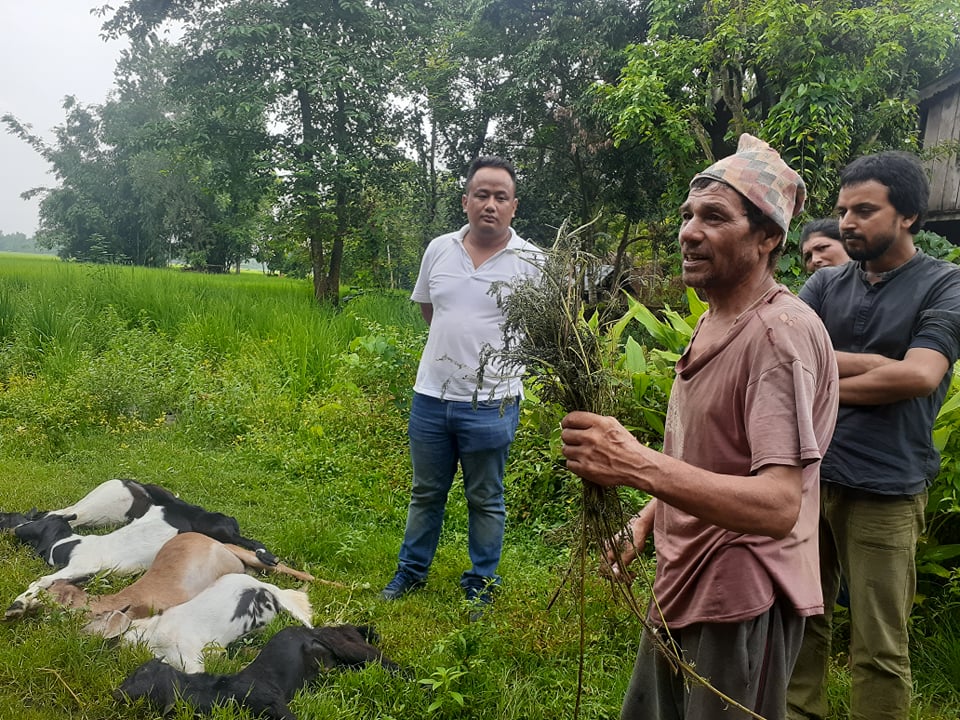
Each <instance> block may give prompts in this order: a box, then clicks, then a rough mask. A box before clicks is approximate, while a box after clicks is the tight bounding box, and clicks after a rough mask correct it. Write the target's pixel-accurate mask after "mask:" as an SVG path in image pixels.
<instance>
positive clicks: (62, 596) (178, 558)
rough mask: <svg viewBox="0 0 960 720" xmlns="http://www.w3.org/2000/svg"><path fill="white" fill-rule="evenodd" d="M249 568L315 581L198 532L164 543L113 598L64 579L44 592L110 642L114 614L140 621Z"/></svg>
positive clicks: (173, 538) (301, 573)
mask: <svg viewBox="0 0 960 720" xmlns="http://www.w3.org/2000/svg"><path fill="white" fill-rule="evenodd" d="M247 568H252V569H255V570H266V571H270V572H274V573H284V574H288V575H291V576H293V577H295V578H297V579H299V580H306V581H310V580H313V576H312V575H309V574H307V573H303V572H299V571H297V570H293V569H291V568H288V567H287V566H286V565H283V564H282V563H278V564H277V565H267V564H265V563H263V562H261V561H260V560H259V558H258V557H257V554H256V553H255V552H253V551H251V550H245V549H244V548H241V547H238V546H236V545H228V544H224V543H221V542H218V541H216V540H213V539H212V538H210V537H208V536H206V535H202V534H200V533H193V532H188V533H181V534H179V535H175V536H174V537H172V538H171V539H170V540H168V541H167V542H166V543H165V544H164V545H163V547H162V548H160V551H159V552H158V553H157V556H156V558H155V559H154V561H153V564H152V565H151V566H150V569H149V570H147V572H145V573H144V574H143V575H142V576H141V577H140V579H139V580H137V581H136V582H134V583H131V584H130V585H128V586H127V587H125V588H124V589H123V590H120V591H119V592H117V593H114V594H112V595H101V596H91V595H89V594H88V593H87V592H86V591H85V590H84V589H83V588H81V587H78V586H77V585H74V584H73V583H70V582H68V581H66V580H57V581H55V582H54V583H53V584H52V585H51V586H50V587H49V588H47V592H48V593H49V595H50V596H51V598H52V599H53V600H54V601H55V602H57V603H59V604H61V605H65V606H67V607H72V608H85V609H86V611H87V614H88V615H89V617H90V618H91V619H90V621H89V622H88V623H87V625H86V627H85V628H84V629H85V630H86V631H87V632H90V633H97V634H101V635H105V636H106V637H113V636H114V635H115V632H114V631H113V630H112V629H111V628H110V627H109V625H110V623H108V622H107V620H108V618H109V617H111V613H112V611H114V610H122V611H123V612H124V614H125V615H126V616H127V617H128V618H131V619H133V618H143V617H148V616H149V615H152V614H154V613H157V612H160V611H161V610H165V609H167V608H169V607H173V606H174V605H179V604H181V603H184V602H186V601H187V600H190V599H191V598H193V597H195V596H196V595H198V594H199V593H200V592H202V591H203V590H205V589H206V588H207V587H209V586H210V585H212V584H213V583H214V582H215V581H216V580H217V579H218V578H219V577H221V576H223V575H226V574H228V573H242V572H245V571H246V570H247Z"/></svg>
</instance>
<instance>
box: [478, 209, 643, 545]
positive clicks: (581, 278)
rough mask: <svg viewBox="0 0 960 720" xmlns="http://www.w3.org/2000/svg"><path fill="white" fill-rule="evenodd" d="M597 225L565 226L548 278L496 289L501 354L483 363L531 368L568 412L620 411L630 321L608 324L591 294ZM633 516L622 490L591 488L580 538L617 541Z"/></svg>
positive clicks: (513, 369) (551, 254) (546, 393)
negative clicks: (623, 346) (587, 238)
mask: <svg viewBox="0 0 960 720" xmlns="http://www.w3.org/2000/svg"><path fill="white" fill-rule="evenodd" d="M588 229H589V226H583V227H580V228H577V229H575V230H572V231H568V230H567V227H566V225H564V226H563V227H561V228H560V230H559V232H558V234H557V238H556V241H555V242H554V245H553V247H552V248H551V249H550V250H549V251H548V252H547V253H546V257H545V260H544V263H543V272H542V275H541V276H540V277H539V278H538V277H535V276H534V277H523V278H518V279H517V280H515V281H513V282H511V283H497V284H495V285H494V288H493V289H492V292H494V293H496V296H497V301H498V303H499V305H500V308H501V310H502V311H503V313H504V318H505V321H504V325H503V341H504V345H503V347H502V348H501V349H497V350H494V349H492V348H488V349H487V351H486V352H485V353H484V354H483V355H484V356H483V357H482V358H481V366H483V365H485V364H486V362H487V361H489V360H490V359H492V358H494V357H495V358H496V359H497V361H498V363H499V365H500V366H501V368H502V370H503V371H504V372H506V373H507V374H509V375H516V374H519V373H521V372H522V371H523V369H524V368H525V369H526V372H527V374H528V375H530V376H531V377H534V378H536V383H537V388H538V394H539V397H540V399H541V400H542V401H543V402H546V403H556V404H557V405H558V406H560V407H561V408H562V409H564V410H565V411H572V410H586V411H589V412H593V413H597V414H599V415H609V414H613V413H614V412H615V410H616V408H617V395H618V391H620V390H621V389H622V379H621V377H620V376H619V375H618V374H617V373H616V370H615V365H616V358H617V356H618V354H619V352H620V349H619V338H620V335H621V334H622V332H623V329H624V327H625V326H626V324H627V320H628V318H626V319H625V318H620V320H619V321H618V322H617V323H608V322H604V318H603V317H601V312H600V311H599V310H596V309H594V308H591V307H590V306H589V305H588V302H587V295H588V292H589V286H590V284H591V283H594V282H596V279H597V278H598V277H599V273H600V267H601V262H600V259H599V258H597V257H596V256H595V255H592V254H591V253H588V252H586V251H584V250H583V249H582V246H583V241H582V239H583V235H584V234H585V233H586V232H587V231H588ZM626 518H627V515H626V513H625V512H624V510H623V507H622V504H621V502H620V498H619V495H618V493H617V491H616V489H615V488H601V487H599V486H597V485H594V484H593V483H583V505H582V513H581V528H580V529H581V530H582V532H581V533H579V535H580V537H581V538H582V539H583V540H585V541H586V543H585V547H584V550H586V549H587V547H586V545H589V544H591V543H593V542H597V543H600V542H604V541H606V540H609V539H610V538H611V537H612V536H613V534H614V533H616V532H617V531H619V530H620V529H621V528H623V525H624V522H625V520H626Z"/></svg>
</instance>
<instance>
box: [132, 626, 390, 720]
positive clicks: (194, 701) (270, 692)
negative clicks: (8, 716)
mask: <svg viewBox="0 0 960 720" xmlns="http://www.w3.org/2000/svg"><path fill="white" fill-rule="evenodd" d="M376 642H379V638H378V637H377V635H376V633H375V632H374V631H373V629H372V628H369V627H357V626H355V625H337V626H326V627H319V628H312V629H311V628H303V627H288V628H284V629H283V630H280V631H279V632H278V633H277V634H276V635H274V636H273V637H272V638H270V640H269V641H268V642H267V643H266V645H264V646H263V649H262V650H261V651H260V653H259V654H258V655H257V657H256V658H255V659H254V660H253V661H252V662H251V663H250V664H249V665H247V667H245V668H244V669H243V670H241V671H240V672H239V673H237V674H235V675H211V674H208V673H197V674H193V675H188V674H186V673H183V672H180V671H179V670H176V669H175V668H173V667H171V666H170V665H167V664H166V663H164V662H161V661H160V660H156V659H154V660H150V661H148V662H146V663H144V664H143V665H141V666H140V667H139V668H137V669H136V670H134V671H133V673H131V674H130V676H129V677H127V679H126V680H124V681H123V684H122V685H121V686H120V688H119V689H118V690H117V691H116V692H114V698H116V699H117V700H119V701H131V700H136V699H137V698H146V699H147V700H148V701H149V703H150V704H151V705H153V706H154V707H155V708H157V709H158V710H161V711H162V712H163V713H164V714H167V713H169V712H170V711H171V710H172V709H173V708H174V705H175V704H176V701H177V699H178V698H179V699H182V700H183V701H185V702H186V703H188V704H189V705H191V706H193V708H194V709H195V710H197V711H198V712H204V713H206V712H210V711H211V710H212V709H213V708H214V707H215V706H217V705H224V704H226V703H229V702H236V703H237V704H239V705H241V706H243V707H246V708H248V709H249V710H250V711H251V713H252V714H254V715H257V716H263V717H267V718H271V719H273V720H296V715H294V714H293V713H292V712H291V711H290V708H289V707H288V705H287V703H288V702H289V701H290V699H291V698H292V697H293V696H294V694H295V693H296V692H297V690H299V689H300V688H301V687H303V686H304V685H306V684H307V683H309V682H311V681H312V680H313V679H314V678H315V677H316V676H317V675H318V674H319V672H320V671H321V670H333V669H336V668H359V667H362V666H363V665H365V664H367V663H370V662H379V663H381V664H382V665H383V666H384V667H385V668H387V669H388V670H390V671H391V672H395V671H396V670H397V669H398V668H397V665H396V663H394V662H393V661H392V660H390V659H389V658H387V657H385V656H384V655H383V653H382V652H381V651H380V649H379V648H377V647H376V646H375V645H374V644H373V643H376Z"/></svg>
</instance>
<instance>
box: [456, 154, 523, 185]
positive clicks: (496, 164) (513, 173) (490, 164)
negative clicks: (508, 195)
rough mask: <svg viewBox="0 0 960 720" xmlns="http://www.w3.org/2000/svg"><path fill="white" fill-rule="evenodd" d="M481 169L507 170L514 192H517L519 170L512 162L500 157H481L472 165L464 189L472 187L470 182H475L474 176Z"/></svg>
mask: <svg viewBox="0 0 960 720" xmlns="http://www.w3.org/2000/svg"><path fill="white" fill-rule="evenodd" d="M481 168H499V169H500V170H506V171H507V173H508V174H509V175H510V180H511V181H513V189H514V192H516V189H517V169H516V168H515V167H514V166H513V163H512V162H510V161H509V160H507V159H505V158H502V157H500V156H498V155H481V156H480V157H478V158H477V159H476V160H474V161H473V162H472V163H470V167H469V169H468V170H467V182H466V183H465V185H464V187H470V181H471V180H473V176H474V175H476V174H477V170H480V169H481Z"/></svg>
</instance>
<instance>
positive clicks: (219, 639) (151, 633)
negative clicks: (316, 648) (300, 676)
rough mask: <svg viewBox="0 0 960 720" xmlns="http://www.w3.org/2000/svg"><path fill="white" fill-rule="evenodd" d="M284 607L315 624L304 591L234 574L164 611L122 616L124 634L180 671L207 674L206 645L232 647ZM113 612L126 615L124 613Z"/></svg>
mask: <svg viewBox="0 0 960 720" xmlns="http://www.w3.org/2000/svg"><path fill="white" fill-rule="evenodd" d="M281 609H282V610H286V611H287V612H288V613H289V614H290V615H292V616H293V617H294V618H296V619H297V620H299V621H300V622H301V623H303V624H304V625H306V626H307V627H313V624H312V616H313V610H312V608H311V606H310V599H309V598H308V597H307V594H306V593H305V592H303V591H302V590H281V589H280V588H278V587H277V586H276V585H271V584H270V583H265V582H262V581H260V580H257V579H256V578H254V577H251V576H249V575H246V574H243V573H231V574H229V575H224V576H222V577H220V578H219V579H218V580H217V581H216V582H215V583H214V584H213V585H211V586H210V587H208V588H207V589H206V590H204V591H203V592H201V593H200V594H199V595H197V596H196V597H195V598H193V599H192V600H188V601H187V602H185V603H182V604H181V605H174V606H173V607H171V608H169V609H168V610H166V611H164V612H163V613H161V614H160V615H154V616H152V617H148V618H141V619H138V620H129V618H123V617H119V619H120V620H121V621H122V622H121V624H120V625H121V627H123V626H124V625H126V627H125V628H124V629H122V631H121V633H120V638H121V640H122V641H123V642H126V643H130V644H143V645H145V646H146V647H148V648H149V649H150V651H151V652H152V653H153V654H154V656H156V657H158V658H160V659H161V660H165V661H166V662H168V663H170V665H172V666H173V667H175V668H177V669H179V670H182V671H184V672H187V673H196V672H202V671H203V649H204V647H206V646H207V645H211V644H215V645H220V646H221V647H226V646H227V644H229V643H230V642H233V641H234V640H236V639H237V638H240V637H243V636H244V635H246V634H247V633H249V632H251V631H253V630H256V629H257V628H260V627H263V626H264V625H266V624H267V623H268V622H270V621H271V620H273V618H274V617H276V615H277V613H278V612H279V611H280V610H281ZM111 614H112V615H115V616H122V615H123V614H122V613H121V612H120V611H115V612H114V613H111ZM111 622H112V621H111Z"/></svg>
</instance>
